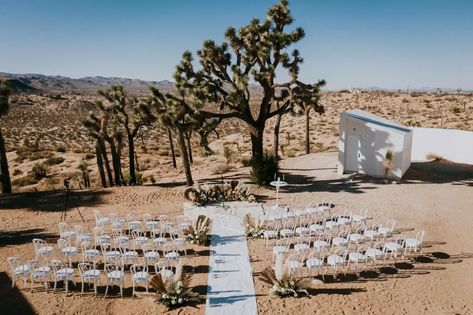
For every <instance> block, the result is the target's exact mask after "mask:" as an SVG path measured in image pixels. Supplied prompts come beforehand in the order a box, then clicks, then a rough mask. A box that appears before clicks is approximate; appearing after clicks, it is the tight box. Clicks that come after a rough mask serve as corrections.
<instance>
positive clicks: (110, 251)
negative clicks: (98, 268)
mask: <svg viewBox="0 0 473 315" xmlns="http://www.w3.org/2000/svg"><path fill="white" fill-rule="evenodd" d="M100 249H101V250H102V257H103V262H104V264H119V263H121V258H122V253H121V251H118V250H115V249H114V248H112V245H111V244H107V243H103V244H100Z"/></svg>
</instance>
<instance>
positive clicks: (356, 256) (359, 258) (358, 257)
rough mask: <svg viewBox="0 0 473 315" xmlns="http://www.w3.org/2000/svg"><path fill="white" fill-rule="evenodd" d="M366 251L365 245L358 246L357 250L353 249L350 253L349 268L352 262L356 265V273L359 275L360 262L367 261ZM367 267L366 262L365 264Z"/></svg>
mask: <svg viewBox="0 0 473 315" xmlns="http://www.w3.org/2000/svg"><path fill="white" fill-rule="evenodd" d="M365 251H366V248H365V247H364V246H358V247H357V249H356V251H351V252H349V253H348V262H347V269H348V268H350V264H353V265H355V273H356V274H357V275H359V272H358V265H359V264H360V263H365V262H366V257H365V255H364V254H363V253H364V252H365ZM365 268H366V264H365Z"/></svg>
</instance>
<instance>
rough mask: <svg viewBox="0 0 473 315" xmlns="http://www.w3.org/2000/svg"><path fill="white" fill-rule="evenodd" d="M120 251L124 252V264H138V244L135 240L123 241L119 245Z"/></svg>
mask: <svg viewBox="0 0 473 315" xmlns="http://www.w3.org/2000/svg"><path fill="white" fill-rule="evenodd" d="M118 246H119V247H118V248H119V249H120V252H121V253H122V264H123V265H127V264H132V265H133V264H137V263H138V258H139V256H138V252H137V251H136V250H135V249H136V247H135V246H136V244H135V242H134V241H133V240H130V241H129V242H127V243H122V244H119V245H118Z"/></svg>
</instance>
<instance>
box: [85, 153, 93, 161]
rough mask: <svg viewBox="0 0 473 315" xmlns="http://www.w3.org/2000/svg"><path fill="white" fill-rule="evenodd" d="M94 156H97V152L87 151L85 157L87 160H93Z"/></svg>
mask: <svg viewBox="0 0 473 315" xmlns="http://www.w3.org/2000/svg"><path fill="white" fill-rule="evenodd" d="M94 157H95V154H93V153H86V154H85V155H84V158H85V159H86V160H91V159H93V158H94Z"/></svg>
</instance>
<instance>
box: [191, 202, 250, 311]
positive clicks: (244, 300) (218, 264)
mask: <svg viewBox="0 0 473 315" xmlns="http://www.w3.org/2000/svg"><path fill="white" fill-rule="evenodd" d="M196 208H197V207H195V208H193V209H189V208H188V209H187V211H190V212H191V213H193V214H194V215H196V214H197V213H198V212H200V213H203V214H206V215H208V216H209V217H211V218H212V232H211V234H212V239H211V244H210V252H211V257H210V260H209V265H210V270H209V279H208V290H207V302H206V310H205V314H207V315H214V314H219V315H220V314H224V315H233V314H234V315H253V314H257V313H258V311H257V307H256V297H255V288H254V284H253V276H252V273H253V270H252V269H251V264H250V259H249V255H248V246H247V243H246V237H245V229H244V227H243V224H242V223H243V220H242V216H241V213H240V215H230V214H226V213H225V211H222V210H221V208H220V209H217V208H218V207H212V209H209V208H210V207H206V209H205V212H203V211H199V210H201V209H202V208H201V209H199V210H198V209H196ZM237 211H238V209H237ZM224 213H225V214H224Z"/></svg>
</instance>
